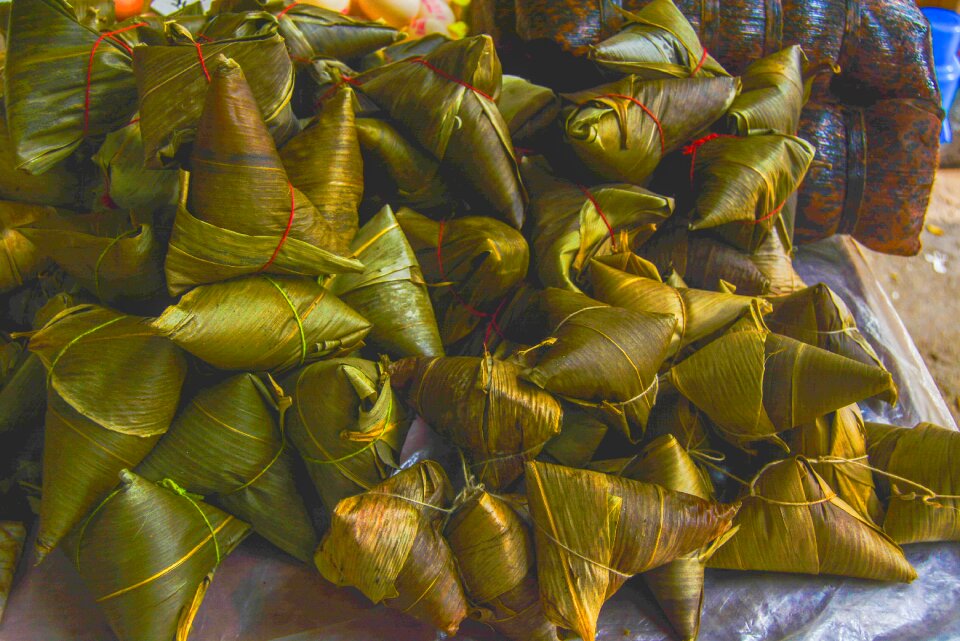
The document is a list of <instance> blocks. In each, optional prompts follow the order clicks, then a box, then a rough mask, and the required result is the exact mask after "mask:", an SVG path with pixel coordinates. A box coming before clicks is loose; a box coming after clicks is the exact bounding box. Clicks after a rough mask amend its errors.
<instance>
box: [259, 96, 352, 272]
mask: <svg viewBox="0 0 960 641" xmlns="http://www.w3.org/2000/svg"><path fill="white" fill-rule="evenodd" d="M355 104H356V99H355V97H354V93H353V90H352V89H350V88H349V87H343V88H342V90H340V91H337V92H335V93H334V94H333V95H332V96H330V97H328V98H327V99H326V100H325V101H324V102H323V103H322V105H321V106H320V109H319V111H318V112H317V115H316V116H315V117H314V118H313V120H311V121H310V123H309V124H308V125H307V126H306V128H305V129H304V130H303V131H302V132H300V133H299V134H297V135H296V136H294V137H293V138H292V139H291V140H290V141H289V142H287V144H285V145H284V146H283V148H282V149H281V150H280V159H281V160H282V161H283V167H284V169H286V172H287V177H288V178H289V180H290V182H291V183H292V184H293V186H294V187H295V188H297V189H299V190H300V191H301V192H303V194H304V195H305V196H306V197H307V199H308V200H309V201H310V202H311V203H312V204H313V206H314V207H315V208H316V210H317V222H316V223H315V225H317V226H318V227H319V228H320V229H323V234H322V236H319V237H318V238H317V239H316V242H315V244H317V245H318V246H319V247H322V248H323V249H328V250H330V251H332V252H335V253H337V254H347V253H348V252H349V248H350V243H351V242H352V241H353V239H354V237H355V236H356V235H357V227H358V222H357V209H358V208H359V206H360V201H361V199H362V198H363V159H362V158H361V156H360V143H359V141H358V138H357V128H356V118H355V114H354V110H355ZM258 185H259V183H258ZM324 228H325V229H324ZM321 241H322V243H323V244H320V242H321Z"/></svg>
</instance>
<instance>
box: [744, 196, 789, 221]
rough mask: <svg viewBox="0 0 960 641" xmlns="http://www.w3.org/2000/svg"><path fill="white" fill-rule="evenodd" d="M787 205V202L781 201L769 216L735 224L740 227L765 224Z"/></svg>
mask: <svg viewBox="0 0 960 641" xmlns="http://www.w3.org/2000/svg"><path fill="white" fill-rule="evenodd" d="M786 204H787V201H783V202H782V203H780V205H779V206H778V207H776V208H774V209H773V210H772V211H771V212H770V213H769V214H766V215H764V216H763V217H761V218H757V219H756V220H738V221H737V222H738V223H740V224H741V225H759V224H760V223H763V222H766V221H768V220H770V219H771V218H773V217H774V216H776V215H777V214H779V213H780V210H781V209H783V206H784V205H786Z"/></svg>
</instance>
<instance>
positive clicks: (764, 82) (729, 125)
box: [725, 45, 814, 136]
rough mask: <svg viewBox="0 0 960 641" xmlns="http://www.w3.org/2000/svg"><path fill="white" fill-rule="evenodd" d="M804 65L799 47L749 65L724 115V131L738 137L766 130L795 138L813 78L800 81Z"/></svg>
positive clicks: (804, 59)
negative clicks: (739, 90) (737, 93)
mask: <svg viewBox="0 0 960 641" xmlns="http://www.w3.org/2000/svg"><path fill="white" fill-rule="evenodd" d="M806 62H807V56H806V55H805V54H804V53H803V49H801V48H800V46H799V45H791V46H789V47H786V48H784V49H781V50H780V51H777V52H776V53H772V54H770V55H769V56H765V57H763V58H760V59H759V60H755V61H753V62H751V63H750V65H749V66H747V68H746V70H745V71H744V72H743V75H742V76H741V77H740V81H741V82H742V83H743V90H742V91H741V92H740V95H739V96H737V99H736V100H734V101H733V104H732V105H730V110H729V111H728V112H727V117H726V122H725V127H726V129H727V131H729V132H730V133H734V134H737V135H739V136H747V135H750V134H754V133H759V132H768V131H774V132H778V133H781V134H789V135H795V134H796V133H797V129H798V127H799V123H800V111H801V110H802V109H803V106H804V105H805V104H806V102H807V98H809V96H810V89H811V83H812V81H813V78H814V76H812V75H810V76H809V77H808V78H807V79H806V80H805V79H804V66H805V64H806Z"/></svg>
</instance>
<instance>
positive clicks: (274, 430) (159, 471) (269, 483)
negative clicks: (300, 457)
mask: <svg viewBox="0 0 960 641" xmlns="http://www.w3.org/2000/svg"><path fill="white" fill-rule="evenodd" d="M271 388H272V389H271ZM289 406H290V398H289V397H287V396H283V390H281V389H280V388H279V387H277V386H276V384H275V383H273V382H272V381H268V383H264V382H263V381H261V380H260V379H259V378H257V377H256V376H254V375H253V374H238V375H237V376H233V377H231V378H228V379H227V380H225V381H223V382H222V383H219V384H217V385H214V386H213V387H210V388H208V389H204V390H201V391H200V393H199V394H197V395H196V396H195V397H194V398H193V400H191V401H190V403H189V404H188V405H187V406H186V407H185V408H184V409H183V410H182V411H181V412H180V414H179V415H178V416H177V418H176V420H174V422H173V424H172V425H171V426H170V429H169V430H168V431H167V433H166V434H164V436H163V438H162V439H160V442H159V443H158V444H157V446H156V447H155V448H153V450H152V451H151V452H150V454H149V456H147V458H145V459H144V460H143V461H142V462H141V463H140V464H139V465H138V466H137V469H136V472H137V474H139V475H141V476H143V477H144V478H145V479H147V480H150V481H154V482H158V483H159V482H160V481H162V480H163V479H165V478H169V479H173V480H174V481H176V482H177V484H178V485H180V486H182V487H183V488H184V489H186V490H187V491H189V492H193V493H195V494H201V495H203V496H207V497H208V500H210V501H212V502H213V503H214V504H216V505H218V506H219V507H221V508H222V509H224V510H226V511H227V512H229V513H231V514H233V515H235V516H237V517H238V518H240V519H242V520H244V521H247V522H248V523H250V524H251V526H252V527H253V529H254V531H256V532H257V533H259V534H260V535H261V536H263V537H264V538H265V539H267V540H268V541H270V542H271V543H273V544H274V545H276V546H277V547H279V548H280V549H282V550H284V551H285V552H287V553H289V554H291V555H293V556H295V557H296V558H298V559H300V560H301V561H303V562H305V563H309V562H310V559H311V558H312V557H313V551H314V549H315V548H316V547H317V536H316V534H315V533H314V531H313V526H312V525H311V523H310V515H309V514H308V513H307V509H306V507H305V506H304V504H303V499H301V498H300V494H299V493H298V492H297V487H296V484H295V483H294V476H293V474H294V473H293V455H292V453H291V451H290V450H289V449H288V448H287V445H286V440H285V437H284V433H283V414H284V412H285V411H286V409H287V408H288V407H289Z"/></svg>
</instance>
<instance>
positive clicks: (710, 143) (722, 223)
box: [687, 134, 816, 251]
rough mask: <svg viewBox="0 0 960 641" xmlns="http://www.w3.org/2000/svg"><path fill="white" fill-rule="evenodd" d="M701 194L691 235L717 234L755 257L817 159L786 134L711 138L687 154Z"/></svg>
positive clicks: (806, 145)
mask: <svg viewBox="0 0 960 641" xmlns="http://www.w3.org/2000/svg"><path fill="white" fill-rule="evenodd" d="M687 151H689V152H690V154H691V158H692V160H691V165H690V176H691V178H692V180H693V185H692V188H693V191H694V193H695V194H696V200H695V203H694V207H693V211H692V212H691V214H690V215H691V223H690V229H693V230H704V229H712V230H713V231H714V232H715V233H718V234H720V235H721V236H722V237H723V238H724V239H725V240H727V241H728V242H730V243H731V244H733V245H734V246H736V247H738V248H739V249H742V250H744V251H754V250H756V249H757V247H758V246H759V245H760V243H761V242H762V241H763V239H764V238H765V237H766V235H767V234H769V233H770V232H771V230H772V229H773V228H774V227H775V226H776V225H777V223H778V221H779V220H780V211H781V210H782V209H783V208H784V206H785V205H786V201H787V199H788V198H789V197H790V195H791V194H792V193H793V192H795V191H796V190H797V188H798V187H799V186H800V183H801V182H802V181H803V178H804V176H805V175H806V173H807V168H808V167H809V166H810V163H811V162H812V161H813V156H814V154H815V153H816V150H815V149H814V147H813V145H811V144H810V143H808V142H807V141H806V140H803V139H802V138H797V137H795V136H788V135H784V134H764V135H755V136H747V137H745V138H741V137H737V136H721V137H709V136H708V137H707V138H703V139H700V140H698V141H696V142H695V143H694V144H693V145H691V146H690V147H688V148H687Z"/></svg>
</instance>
